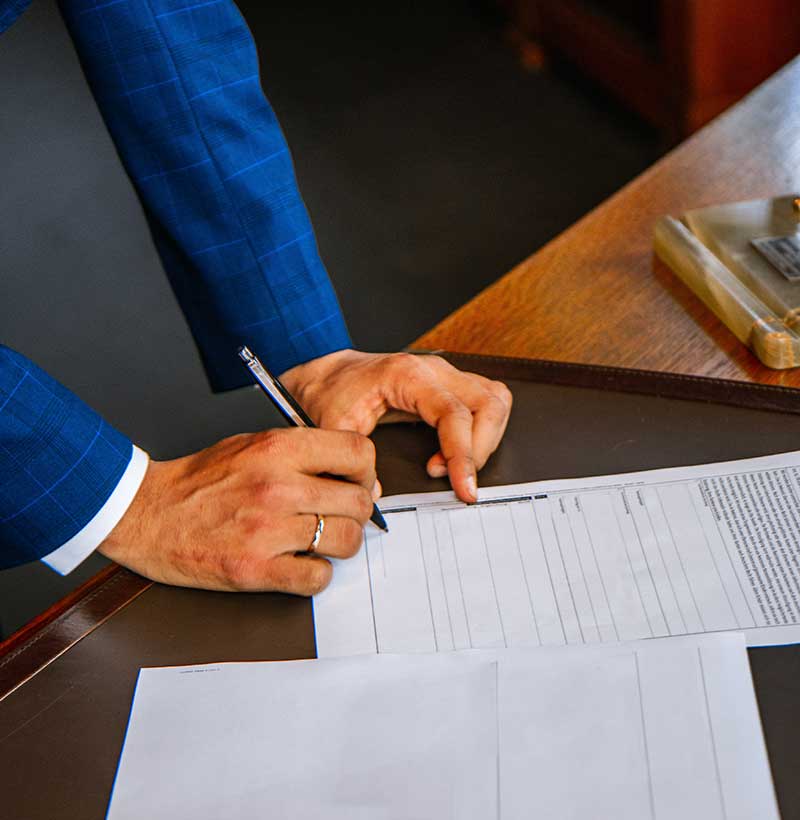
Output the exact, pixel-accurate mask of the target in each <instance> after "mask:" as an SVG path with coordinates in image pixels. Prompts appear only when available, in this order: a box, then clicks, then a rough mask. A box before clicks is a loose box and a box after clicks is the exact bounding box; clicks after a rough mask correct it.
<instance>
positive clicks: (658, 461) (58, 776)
mask: <svg viewBox="0 0 800 820" xmlns="http://www.w3.org/2000/svg"><path fill="white" fill-rule="evenodd" d="M464 364H466V365H467V366H468V367H470V368H471V369H479V368H478V362H476V361H474V360H471V361H468V362H464ZM500 365H501V363H499V364H498V363H492V362H481V363H480V367H481V369H483V370H484V371H488V372H489V373H490V374H493V373H500V372H503V371H502V367H501V366H500ZM506 372H507V371H506ZM532 372H533V371H532ZM515 375H517V376H519V375H524V372H522V371H518V370H517V371H515ZM581 378H583V376H581ZM550 381H551V382H552V379H551V380H550ZM510 386H511V387H512V390H513V392H514V395H515V409H514V413H513V415H512V420H511V424H510V428H509V432H508V434H507V436H506V439H505V442H504V444H503V445H502V447H501V449H500V450H499V451H498V453H497V454H496V456H495V457H494V458H493V459H492V461H491V462H490V463H489V465H487V467H486V469H485V470H484V472H483V473H482V476H481V478H482V482H483V483H484V484H502V483H510V482H515V481H523V480H535V479H540V478H555V477H568V476H582V475H592V474H598V473H612V472H622V471H629V470H638V469H647V468H654V467H666V466H674V465H683V464H695V463H698V462H703V461H716V460H723V459H733V458H744V457H748V456H756V455H764V454H767V453H774V452H781V451H785V450H792V449H797V448H800V415H795V414H794V413H791V412H786V413H784V412H775V411H764V410H754V409H749V408H742V407H733V406H726V405H720V404H710V403H703V402H697V401H687V400H680V399H674V398H665V397H663V396H662V397H655V396H648V395H644V394H637V393H621V392H616V391H610V390H607V389H605V390H601V389H594V388H587V387H574V386H564V385H562V384H553V383H549V384H541V383H533V382H526V381H522V380H519V379H517V380H513V381H511V382H510ZM623 387H625V385H624V384H623ZM625 389H628V388H627V387H625ZM375 439H376V443H377V445H378V453H379V473H380V476H381V479H382V481H383V483H384V488H385V491H386V492H387V493H396V492H409V491H417V490H437V489H442V488H444V487H445V486H446V483H445V482H444V481H443V480H438V481H437V480H432V479H429V478H427V476H426V475H425V472H424V463H425V459H426V458H427V457H428V456H429V455H430V454H431V453H432V452H433V450H434V449H435V437H434V435H433V433H432V432H431V431H430V430H428V429H426V428H424V427H423V426H420V425H408V426H396V427H390V428H389V427H387V428H384V429H381V430H379V431H378V433H377V434H376V436H375ZM86 626H87V632H88V634H87V635H86V637H84V638H83V640H81V641H80V642H78V643H77V644H75V645H74V646H73V647H72V648H70V649H69V650H68V651H66V652H65V653H64V654H62V655H61V656H60V657H58V658H56V659H55V660H53V661H52V662H51V663H49V664H48V665H47V666H46V667H45V668H43V669H42V670H41V671H40V672H39V673H38V674H37V675H35V676H34V677H33V678H31V679H30V680H29V681H27V682H26V683H25V684H24V685H23V686H21V687H20V688H18V689H17V690H16V691H14V692H13V693H12V694H11V695H9V696H8V697H7V698H6V699H5V700H3V701H2V702H0V773H2V774H0V780H1V781H2V783H3V786H4V788H3V791H2V806H3V809H2V812H0V814H2V816H3V817H4V818H5V817H9V818H26V820H27V818H31V820H34V818H48V820H50V818H54V817H75V818H86V819H87V820H90V819H91V818H102V817H103V816H104V814H105V811H106V808H107V804H108V798H109V794H110V790H111V785H112V782H113V777H114V772H115V770H116V765H117V760H118V756H119V752H120V748H121V744H122V740H123V736H124V732H125V726H126V722H127V717H128V712H129V709H130V703H131V697H132V694H133V688H134V685H135V680H136V673H137V670H138V668H139V667H140V666H150V665H168V664H185V663H203V662H212V661H225V660H263V659H279V658H299V657H309V656H312V655H313V652H314V643H313V630H312V622H311V608H310V604H309V602H308V601H305V600H301V599H296V598H290V597H287V596H282V595H233V594H224V593H206V592H198V591H192V590H182V589H169V588H166V587H162V586H159V585H154V586H152V587H151V588H149V589H147V590H145V591H144V592H142V593H141V594H140V595H139V596H138V597H137V598H136V599H135V600H133V601H132V602H131V603H130V604H129V605H128V606H126V607H125V608H123V609H121V610H120V611H118V612H117V613H116V614H114V615H113V617H110V618H109V619H108V620H106V621H105V622H104V623H102V624H100V625H99V626H97V625H96V624H95V623H87V625H86ZM93 626H96V628H94V629H93V631H89V630H90V629H91V627H93ZM750 657H751V663H752V668H753V675H754V679H755V681H756V688H757V693H758V698H759V704H760V708H761V713H762V719H763V722H764V728H765V733H766V736H767V744H768V748H769V752H770V758H771V762H772V767H773V773H774V776H775V781H776V786H777V789H778V795H779V801H780V803H781V809H782V813H783V817H784V820H787V818H795V817H800V778H798V776H797V772H798V771H800V754H799V753H798V749H800V742H798V740H797V727H798V726H800V674H799V673H800V651H798V648H796V647H782V648H769V649H756V650H751V651H750Z"/></svg>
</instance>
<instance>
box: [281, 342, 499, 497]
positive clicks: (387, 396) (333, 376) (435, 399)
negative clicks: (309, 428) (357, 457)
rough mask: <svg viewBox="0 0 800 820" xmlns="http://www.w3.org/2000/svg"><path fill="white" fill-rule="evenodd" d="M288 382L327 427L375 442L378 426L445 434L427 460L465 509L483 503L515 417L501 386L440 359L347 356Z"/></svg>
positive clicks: (310, 367)
mask: <svg viewBox="0 0 800 820" xmlns="http://www.w3.org/2000/svg"><path fill="white" fill-rule="evenodd" d="M281 381H282V382H283V384H284V385H285V386H286V388H287V389H288V390H289V392H291V393H292V395H294V396H295V398H297V400H298V401H299V402H300V404H301V405H302V406H303V408H304V409H305V410H306V411H307V412H308V413H309V415H310V416H311V417H312V418H313V419H314V421H315V422H316V423H317V424H318V425H319V426H320V427H325V428H328V429H335V430H354V431H356V432H358V433H361V434H362V435H365V436H366V435H369V433H371V432H372V430H373V429H374V427H375V425H376V424H379V423H381V422H392V421H409V420H416V419H423V420H424V421H426V422H427V423H428V424H430V425H431V426H432V427H435V428H436V430H437V432H438V434H439V444H440V450H439V452H437V453H435V454H434V455H433V456H431V458H430V459H429V460H428V465H427V469H428V474H429V475H430V476H432V477H433V478H441V477H442V476H445V475H449V476H450V483H451V484H452V486H453V489H454V490H455V492H456V495H458V497H459V498H460V499H461V500H462V501H467V502H470V501H476V500H477V481H476V471H477V470H480V469H481V467H483V465H484V464H485V463H486V461H487V459H488V458H489V456H490V455H491V454H492V453H493V452H494V451H495V450H496V449H497V445H498V444H499V443H500V439H501V438H502V437H503V433H504V432H505V429H506V424H507V423H508V416H509V414H510V412H511V392H510V391H509V389H508V388H507V387H506V386H505V385H504V384H502V383H501V382H496V381H491V380H490V379H486V378H484V377H483V376H478V375H476V374H475V373H464V372H462V371H460V370H457V369H456V368H454V367H453V366H452V365H450V364H448V363H447V362H446V361H445V360H444V359H441V358H440V357H439V356H416V355H413V354H410V353H394V354H385V353H361V352H359V351H356V350H340V351H338V352H336V353H330V354H328V355H327V356H321V357H320V358H318V359H313V360H312V361H310V362H307V363H305V364H301V365H298V366H297V367H293V368H292V369H291V370H287V371H286V373H284V374H283V375H282V376H281Z"/></svg>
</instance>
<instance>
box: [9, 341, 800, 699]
mask: <svg viewBox="0 0 800 820" xmlns="http://www.w3.org/2000/svg"><path fill="white" fill-rule="evenodd" d="M414 352H416V353H420V352H422V351H414ZM434 352H436V353H437V354H439V355H442V356H443V357H444V358H446V359H447V360H448V361H450V362H451V363H453V364H455V365H457V366H459V367H461V368H463V369H467V370H474V371H476V372H479V373H481V374H482V375H485V376H488V377H490V378H495V379H516V380H519V381H530V382H537V383H544V384H558V385H564V386H572V387H583V388H592V389H599V390H608V391H615V392H622V393H640V394H646V395H654V396H662V397H665V398H673V399H685V400H689V401H699V402H710V403H715V404H727V405H732V406H736V407H743V408H749V409H757V410H770V411H774V412H782V413H794V414H800V392H798V391H797V390H795V389H793V388H786V387H779V386H773V385H761V384H752V383H747V382H737V381H731V380H726V379H710V378H706V377H701V376H688V375H682V374H673V373H659V372H656V371H648V370H634V369H627V368H619V367H604V366H599V365H583V364H572V363H566V362H554V361H548V360H544V359H515V358H505V357H499V356H480V355H476V354H460V353H449V352H447V351H434ZM152 585H153V582H152V581H149V580H147V579H146V578H142V577H140V576H138V575H136V574H135V573H133V572H130V571H129V570H127V569H124V568H123V567H120V566H117V565H111V566H109V567H106V568H105V569H103V570H101V571H100V572H99V573H98V574H97V575H95V576H94V577H93V578H91V579H89V580H88V581H87V582H86V583H85V584H83V585H82V586H81V587H79V588H78V589H76V590H75V591H74V592H72V593H71V594H70V595H68V596H66V597H65V598H63V599H62V600H61V601H58V602H57V603H55V604H54V605H53V606H51V607H50V608H49V609H48V610H46V611H45V612H44V613H42V614H41V615H40V616H38V617H37V618H35V619H34V620H33V621H31V622H30V623H29V624H26V625H25V626H23V627H22V628H21V629H20V630H18V631H17V632H15V633H14V634H12V635H11V636H9V637H8V638H7V639H6V640H5V641H3V642H2V643H0V701H1V700H2V699H3V698H5V697H6V696H7V695H9V694H10V693H11V692H13V691H14V690H16V689H17V688H19V687H20V686H22V685H23V684H24V683H25V682H26V681H28V680H30V678H32V677H33V676H34V675H35V674H36V673H37V672H39V671H40V670H42V669H43V668H45V667H46V666H47V665H48V664H49V663H51V662H52V661H54V660H55V659H56V658H58V657H59V656H61V655H62V654H63V653H64V652H67V651H68V650H69V649H70V648H71V647H72V646H74V645H75V644H76V643H78V641H80V640H81V639H82V638H84V637H85V636H86V635H88V634H90V633H91V632H93V631H94V630H95V629H97V628H98V627H99V626H100V625H101V624H103V623H104V622H105V621H107V620H108V619H109V618H111V617H113V615H114V614H116V613H117V612H119V611H120V610H121V609H123V608H124V607H125V606H127V605H128V604H129V603H131V601H133V600H135V599H136V598H137V597H138V596H139V595H141V594H142V593H143V592H145V591H146V590H147V589H149V588H150V587H151V586H152Z"/></svg>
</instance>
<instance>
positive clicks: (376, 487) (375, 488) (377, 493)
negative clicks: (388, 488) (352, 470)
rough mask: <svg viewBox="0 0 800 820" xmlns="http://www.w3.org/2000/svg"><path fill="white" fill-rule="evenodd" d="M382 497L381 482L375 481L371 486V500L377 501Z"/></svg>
mask: <svg viewBox="0 0 800 820" xmlns="http://www.w3.org/2000/svg"><path fill="white" fill-rule="evenodd" d="M382 495H383V487H382V486H381V482H380V481H378V479H377V478H376V479H375V483H374V484H373V485H372V500H373V501H377V500H378V499H379V498H380V497H381V496H382Z"/></svg>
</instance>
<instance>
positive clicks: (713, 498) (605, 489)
mask: <svg viewBox="0 0 800 820" xmlns="http://www.w3.org/2000/svg"><path fill="white" fill-rule="evenodd" d="M381 509H382V511H383V513H384V515H385V517H386V521H387V523H388V525H389V529H390V531H389V533H388V534H384V533H380V532H378V531H377V530H376V529H375V528H372V527H369V528H368V529H367V531H366V538H365V544H364V548H363V549H362V550H361V551H360V552H359V554H358V555H357V556H356V557H355V558H352V559H349V560H347V561H337V562H335V571H334V578H333V581H332V583H331V585H330V586H329V587H328V589H326V590H325V591H324V592H322V593H321V594H320V595H318V596H316V598H315V599H314V622H315V631H316V642H317V654H318V655H319V657H331V656H341V655H353V654H362V653H374V652H439V651H447V650H453V649H469V648H473V649H479V648H494V647H517V646H540V645H542V646H552V645H558V644H594V643H602V642H609V641H612V642H616V641H627V640H638V639H643V638H657V637H665V636H674V635H691V634H699V633H707V632H720V631H741V632H743V633H744V634H745V636H746V638H747V642H748V644H749V645H751V646H759V645H765V644H785V643H796V642H800V453H798V452H793V453H785V454H781V455H775V456H765V457H762V458H754V459H746V460H742V461H732V462H725V463H719V464H708V465H701V466H695V467H675V468H670V469H665V470H651V471H646V472H640V473H628V474H623V475H612V476H602V477H594V478H585V479H566V480H557V481H546V482H536V483H531V484H516V485H510V486H505V487H490V488H482V489H481V490H480V493H479V501H478V503H477V504H473V505H469V506H467V505H464V504H461V503H460V502H458V501H457V500H456V499H455V497H454V495H453V494H452V493H427V494H418V495H406V496H394V497H390V498H386V499H384V500H383V501H382V502H381Z"/></svg>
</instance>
